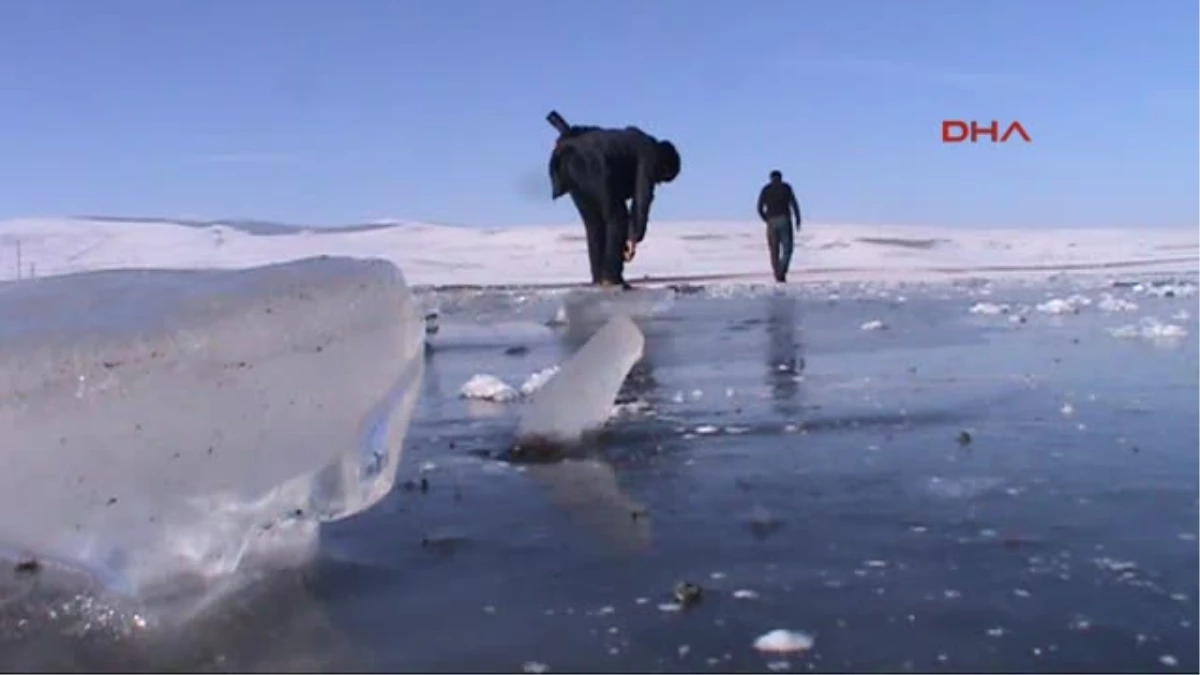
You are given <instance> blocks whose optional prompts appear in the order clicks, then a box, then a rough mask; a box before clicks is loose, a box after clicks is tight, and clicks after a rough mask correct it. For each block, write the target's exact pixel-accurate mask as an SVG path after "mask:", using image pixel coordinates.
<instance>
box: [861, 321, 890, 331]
mask: <svg viewBox="0 0 1200 675" xmlns="http://www.w3.org/2000/svg"><path fill="white" fill-rule="evenodd" d="M886 329H887V324H885V323H884V322H882V321H880V320H879V319H873V320H871V321H868V322H866V323H864V324H863V325H862V330H886Z"/></svg>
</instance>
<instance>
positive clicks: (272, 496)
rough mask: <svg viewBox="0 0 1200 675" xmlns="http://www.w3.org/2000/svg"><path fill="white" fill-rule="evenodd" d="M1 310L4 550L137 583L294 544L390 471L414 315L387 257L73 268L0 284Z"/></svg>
mask: <svg viewBox="0 0 1200 675" xmlns="http://www.w3.org/2000/svg"><path fill="white" fill-rule="evenodd" d="M0 316H3V317H4V321H3V323H2V324H0V438H3V439H4V447H3V449H2V450H0V452H2V454H0V466H3V469H2V470H0V513H2V514H3V515H0V542H3V543H6V544H7V545H9V546H12V547H15V549H16V550H18V551H21V552H22V553H19V555H27V554H31V555H35V556H39V557H49V558H54V559H58V560H63V561H69V562H71V563H72V564H75V565H78V566H80V567H81V568H88V569H92V570H94V571H95V572H96V573H97V574H99V575H107V576H111V577H112V578H114V579H119V580H121V581H122V582H123V583H124V584H125V585H126V590H129V591H134V592H137V593H139V594H141V595H143V596H146V595H147V594H152V593H154V592H156V590H166V588H172V589H174V588H177V585H178V584H177V582H178V578H179V575H181V574H182V575H198V576H199V577H200V578H204V577H208V576H211V575H214V574H221V573H224V572H228V571H230V570H232V569H234V568H236V567H238V566H239V565H240V564H242V563H243V561H244V559H245V558H246V556H250V555H254V554H256V553H257V554H267V553H269V554H270V557H271V558H273V559H274V558H275V556H276V554H278V553H285V554H286V555H288V556H297V557H298V558H297V557H293V558H292V559H291V560H292V561H294V560H296V559H303V558H304V557H306V556H307V555H308V554H309V553H311V547H312V546H313V542H314V541H315V538H314V536H313V534H314V532H315V522H314V521H317V520H321V519H336V518H341V517H344V516H347V515H349V514H352V513H355V512H358V511H361V510H362V509H365V508H367V507H368V506H370V505H371V504H372V503H374V502H376V501H377V500H378V499H380V498H381V497H382V496H383V495H385V494H386V493H387V492H388V491H389V490H390V489H391V487H392V484H393V482H394V478H395V471H396V467H397V464H398V462H399V459H400V453H401V449H402V441H403V438H404V434H405V432H406V430H407V427H408V422H409V418H410V415H411V413H412V409H413V406H414V404H415V398H416V395H417V393H418V391H419V383H420V379H421V377H422V372H423V367H424V366H423V360H422V358H421V351H422V347H423V342H424V336H423V334H424V324H423V321H422V317H421V315H420V313H419V312H418V311H417V308H416V306H415V304H414V302H413V299H412V297H411V296H410V294H409V291H408V289H407V287H406V285H405V282H404V279H403V276H402V275H401V273H400V271H399V270H398V269H396V268H395V267H394V266H393V265H391V264H390V263H386V262H377V261H375V262H366V261H353V260H347V259H337V258H314V259H307V260H302V261H298V262H293V263H286V264H280V265H271V266H267V267H260V268H253V269H249V270H244V271H230V272H226V271H222V272H166V271H117V272H98V273H86V274H80V275H74V276H64V277H57V278H52V279H46V280H40V281H35V282H25V283H21V284H12V285H8V286H4V287H0ZM285 562H287V561H286V560H285ZM160 583H166V584H167V586H165V587H162V588H161V589H156V587H157V586H159V584H160Z"/></svg>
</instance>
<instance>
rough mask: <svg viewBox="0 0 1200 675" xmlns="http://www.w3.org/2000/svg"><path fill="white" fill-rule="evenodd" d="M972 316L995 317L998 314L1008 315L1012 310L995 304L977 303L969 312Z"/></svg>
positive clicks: (1006, 306)
mask: <svg viewBox="0 0 1200 675" xmlns="http://www.w3.org/2000/svg"><path fill="white" fill-rule="evenodd" d="M968 311H970V312H971V313H972V314H983V315H985V316H995V315H997V314H1008V313H1009V312H1011V311H1012V308H1011V307H1009V306H1008V305H1003V304H1000V305H998V304H996V303H994V302H977V303H975V304H974V305H972V306H971V309H970V310H968Z"/></svg>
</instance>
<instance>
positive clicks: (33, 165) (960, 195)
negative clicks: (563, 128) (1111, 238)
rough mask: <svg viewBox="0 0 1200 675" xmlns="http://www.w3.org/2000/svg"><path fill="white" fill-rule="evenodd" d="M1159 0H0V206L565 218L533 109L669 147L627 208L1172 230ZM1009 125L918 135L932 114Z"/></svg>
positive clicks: (1174, 12)
mask: <svg viewBox="0 0 1200 675" xmlns="http://www.w3.org/2000/svg"><path fill="white" fill-rule="evenodd" d="M1197 7H1198V5H1197V3H1196V2H1190V1H1188V0H1170V1H1168V0H1139V1H1137V2H1134V1H1133V0H1111V1H1109V0H1034V1H1030V2H1019V1H995V0H972V1H970V2H965V1H963V0H829V1H826V2H820V1H817V0H753V1H751V0H654V1H648V0H605V2H587V1H585V0H558V1H557V2H550V1H549V0H541V1H534V0H91V1H88V0H4V2H0V138H2V139H3V142H2V143H0V152H2V153H3V154H2V155H0V218H3V217H13V216H25V215H46V214H78V213H105V214H119V215H172V216H203V217H235V216H236V217H252V218H263V219H274V220H284V221H289V222H301V223H310V224H334V223H344V222H352V221H361V220H364V219H374V218H384V217H395V218H407V219H421V220H430V221H434V222H446V223H463V224H480V225H505V224H518V223H545V222H572V221H574V220H575V218H576V216H575V214H574V212H573V209H572V208H571V206H570V204H569V200H566V199H563V200H560V201H559V202H551V201H550V199H549V186H548V184H547V180H546V176H545V166H546V153H547V152H548V150H549V147H550V145H551V144H552V142H553V139H554V133H553V131H552V130H551V128H550V127H549V126H548V125H547V124H546V123H545V121H544V116H545V114H546V112H547V111H548V110H549V109H550V108H552V107H555V108H558V109H560V110H561V111H562V112H563V113H564V115H566V116H567V117H568V119H571V120H573V121H577V122H579V123H594V124H601V125H612V126H624V125H626V124H637V125H639V126H641V127H643V128H644V129H646V130H647V131H649V132H650V133H653V134H656V135H659V136H661V137H665V138H669V139H671V140H673V141H674V142H675V143H676V144H677V145H678V146H679V148H680V150H681V152H682V155H683V172H682V174H681V175H680V177H679V179H678V180H677V181H676V183H674V184H672V185H669V186H666V187H664V188H662V189H661V190H660V191H659V194H658V199H657V201H656V203H655V210H654V214H653V217H654V218H656V219H671V220H675V219H683V218H700V219H748V218H753V208H754V201H755V198H756V197H757V192H758V189H759V187H760V186H761V185H762V183H763V182H764V181H765V179H766V175H767V173H768V171H770V169H772V168H780V169H782V170H783V172H784V174H785V177H786V178H787V179H788V180H789V181H791V182H792V183H793V185H794V186H795V187H796V189H797V192H798V194H799V196H800V199H801V205H802V207H803V208H804V210H805V214H806V218H809V219H811V220H812V221H814V222H857V223H896V224H933V225H953V226H962V227H972V226H1007V225H1012V226H1058V225H1066V226H1086V225H1118V226H1158V225H1186V226H1190V227H1194V226H1196V223H1197V222H1198V220H1200V216H1198V195H1197V189H1198V188H1197V186H1198V183H1200V169H1198V161H1200V160H1198V144H1200V137H1198V128H1200V124H1198V114H1200V112H1198V103H1197V100H1198V90H1197V49H1198V48H1197V23H1198V19H1200V17H1198V16H1197ZM945 118H959V119H980V120H990V119H999V120H1002V121H1007V120H1011V119H1015V120H1019V121H1020V122H1022V123H1023V124H1024V126H1025V127H1026V128H1027V129H1028V131H1029V133H1030V134H1031V135H1032V136H1033V143H1032V144H1030V145H1025V144H1021V143H1016V142H1012V143H1008V144H1003V145H999V144H997V145H991V144H987V143H983V144H978V145H968V144H963V145H959V146H947V145H943V144H942V143H941V135H940V133H941V130H940V124H941V120H943V119H945Z"/></svg>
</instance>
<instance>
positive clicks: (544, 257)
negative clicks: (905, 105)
mask: <svg viewBox="0 0 1200 675" xmlns="http://www.w3.org/2000/svg"><path fill="white" fill-rule="evenodd" d="M754 227H755V225H754V224H752V223H746V222H719V221H714V222H661V223H659V222H656V223H655V226H654V232H653V233H652V234H651V235H650V237H649V238H647V241H646V243H645V245H644V246H643V247H642V248H641V249H639V251H638V258H637V260H636V261H635V262H634V263H633V264H632V267H631V269H630V272H631V274H634V276H637V277H641V276H643V275H646V276H650V277H685V278H686V277H688V276H718V277H719V276H722V275H730V276H731V277H734V278H738V279H739V280H740V279H745V280H747V281H755V282H761V281H766V280H768V279H769V273H764V271H763V266H762V261H761V254H760V252H759V250H758V243H757V242H755V241H754V240H753V238H749V237H739V236H738V235H737V234H736V233H738V232H747V231H749V230H748V229H747V228H750V229H753V228H754ZM577 229H578V225H577V224H576V223H571V225H570V228H567V229H564V227H563V225H562V224H554V225H536V226H517V227H507V228H498V229H493V230H488V231H482V230H481V229H480V228H477V227H470V226H464V227H457V226H447V225H433V224H428V223H419V222H401V223H396V224H394V225H393V226H391V227H384V228H379V229H373V230H358V231H354V230H342V231H336V230H334V231H331V230H320V229H307V230H303V229H297V231H296V232H295V233H285V234H274V235H259V234H250V233H248V232H246V231H243V230H241V229H238V228H236V227H231V226H220V225H217V224H215V223H214V224H213V225H212V226H207V227H206V226H196V225H195V224H187V223H183V222H174V221H171V220H169V219H163V220H161V221H157V222H155V221H139V220H126V221H122V220H119V219H106V220H103V221H102V220H90V219H85V218H24V219H15V220H7V221H0V232H3V236H0V259H3V260H6V261H11V260H14V259H15V254H14V253H13V251H14V249H15V246H16V245H17V244H16V243H17V242H20V245H21V251H22V270H21V273H20V276H21V277H28V276H31V274H30V273H31V271H32V270H31V269H30V268H31V267H36V275H37V276H38V277H46V276H52V275H59V274H66V273H71V272H81V271H87V270H98V269H127V268H134V267H142V268H144V267H157V268H167V269H197V268H201V269H229V268H241V267H250V266H255V265H263V264H268V263H275V262H283V261H288V260H298V259H301V258H310V257H315V256H320V255H329V256H344V257H352V258H372V259H378V258H382V259H385V260H389V261H391V262H393V263H395V264H396V265H397V266H399V267H400V268H401V269H403V270H404V272H405V275H406V277H407V278H408V280H409V282H410V283H412V284H416V285H422V286H424V285H430V286H442V285H476V284H482V285H488V284H562V283H564V282H569V281H580V280H585V279H584V277H586V268H587V253H586V242H584V241H583V240H582V239H583V238H582V237H565V236H562V235H563V234H564V233H569V232H573V231H577ZM872 239H874V242H872V241H871V240H872ZM882 239H894V240H897V241H903V240H937V241H939V242H941V243H939V245H937V246H932V247H929V248H925V249H913V248H912V247H907V246H894V245H887V244H881V243H879V242H880V240H882ZM864 240H865V241H864ZM1010 242H1011V243H1010ZM1198 243H1200V242H1198V237H1197V231H1196V229H1195V228H1191V229H1187V228H1181V229H1175V230H1171V229H1158V230H1150V229H1128V228H1127V229H1116V228H1110V229H1102V228H1093V229H1089V230H1086V231H1080V230H1072V229H1067V228H1064V229H1061V230H1054V229H1043V228H1039V229H1028V230H1012V229H1009V230H991V231H987V230H972V231H969V232H968V231H963V230H962V229H951V228H943V227H922V226H887V225H834V224H821V223H812V224H807V225H806V226H805V235H803V236H801V237H800V239H799V240H798V241H797V246H798V249H799V250H798V253H799V252H801V251H802V252H803V256H804V259H805V261H806V263H807V265H808V266H809V267H810V268H811V269H813V270H821V271H820V272H813V273H806V275H805V276H806V278H811V279H812V280H815V281H838V280H880V281H887V282H900V281H909V280H926V279H928V280H941V279H950V278H961V277H977V276H979V275H980V274H981V273H986V274H987V275H988V276H989V277H1003V276H1009V277H1025V278H1032V277H1044V276H1045V275H1046V273H1047V272H1054V271H1061V270H1064V269H1066V268H1067V267H1068V266H1071V267H1078V266H1085V267H1086V266H1095V268H1096V270H1097V271H1099V269H1100V267H1101V266H1103V265H1106V264H1112V263H1122V264H1126V265H1129V267H1128V268H1127V269H1128V271H1129V272H1131V273H1132V272H1135V271H1137V270H1143V271H1152V270H1157V271H1161V272H1167V271H1172V272H1173V271H1178V272H1191V271H1194V270H1196V268H1197V261H1196V257H1195V255H1194V252H1195V248H1196V246H1197V244H1198ZM998 244H999V245H998ZM1170 249H1174V250H1170ZM1181 252H1182V253H1192V255H1190V256H1188V255H1180V253H1181ZM984 270H986V272H984ZM581 271H582V273H581ZM17 276H18V273H17V270H16V269H15V265H11V264H7V265H0V280H4V279H11V278H16V277H17ZM732 285H733V284H732V283H730V284H724V285H723V284H721V283H717V284H714V285H713V286H711V287H710V289H709V292H710V294H712V295H720V294H721V293H722V292H732ZM1195 290H1196V289H1195V286H1194V285H1186V284H1175V285H1172V286H1146V287H1145V289H1144V292H1146V293H1153V294H1157V295H1167V294H1168V293H1174V294H1175V295H1176V296H1183V295H1191V294H1194V293H1195Z"/></svg>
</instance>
